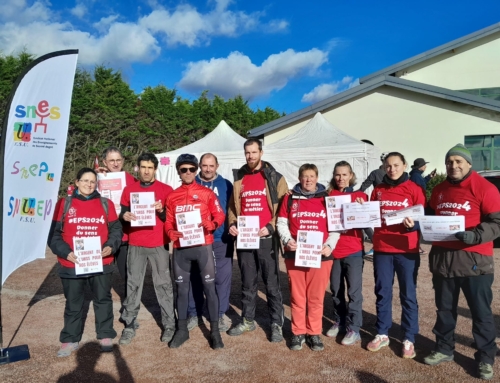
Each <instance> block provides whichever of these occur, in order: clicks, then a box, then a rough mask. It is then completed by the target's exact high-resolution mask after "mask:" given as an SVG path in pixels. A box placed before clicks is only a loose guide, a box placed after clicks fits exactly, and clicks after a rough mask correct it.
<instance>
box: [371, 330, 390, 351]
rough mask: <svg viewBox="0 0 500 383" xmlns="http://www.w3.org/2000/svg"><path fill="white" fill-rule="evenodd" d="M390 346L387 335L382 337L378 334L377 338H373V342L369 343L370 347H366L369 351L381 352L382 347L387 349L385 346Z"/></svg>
mask: <svg viewBox="0 0 500 383" xmlns="http://www.w3.org/2000/svg"><path fill="white" fill-rule="evenodd" d="M388 345H389V337H388V336H387V335H380V334H377V335H376V336H375V338H373V340H372V341H371V342H370V343H368V345H367V346H366V349H367V350H368V351H373V352H375V351H378V350H380V349H381V348H382V347H385V346H388Z"/></svg>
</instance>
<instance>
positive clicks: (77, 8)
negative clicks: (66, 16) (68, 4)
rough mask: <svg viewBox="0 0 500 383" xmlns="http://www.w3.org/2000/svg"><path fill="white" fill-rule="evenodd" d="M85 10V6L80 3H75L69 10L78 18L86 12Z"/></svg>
mask: <svg viewBox="0 0 500 383" xmlns="http://www.w3.org/2000/svg"><path fill="white" fill-rule="evenodd" d="M87 11H88V9H87V7H86V6H85V5H84V4H82V3H79V4H77V5H75V7H74V8H71V10H70V12H71V14H72V15H73V16H76V17H78V18H79V19H82V18H83V17H84V16H85V15H86V14H87Z"/></svg>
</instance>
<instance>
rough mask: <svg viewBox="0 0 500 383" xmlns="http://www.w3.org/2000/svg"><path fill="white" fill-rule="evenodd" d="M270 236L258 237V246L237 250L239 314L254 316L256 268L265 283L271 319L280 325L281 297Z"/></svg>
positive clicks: (253, 317) (281, 312)
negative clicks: (239, 278) (258, 247)
mask: <svg viewBox="0 0 500 383" xmlns="http://www.w3.org/2000/svg"><path fill="white" fill-rule="evenodd" d="M273 241H274V239H273V238H264V239H261V240H260V249H258V250H238V251H237V255H238V265H239V267H240V271H241V305H242V306H243V311H242V317H243V318H246V319H247V320H254V319H255V307H256V305H257V282H258V276H259V271H260V272H261V273H262V280H263V281H264V285H265V286H266V298H267V306H268V308H269V314H270V316H271V323H276V324H278V325H280V326H283V298H282V297H281V291H280V285H279V279H278V278H279V268H278V259H277V257H278V254H277V252H276V251H275V249H274V246H273Z"/></svg>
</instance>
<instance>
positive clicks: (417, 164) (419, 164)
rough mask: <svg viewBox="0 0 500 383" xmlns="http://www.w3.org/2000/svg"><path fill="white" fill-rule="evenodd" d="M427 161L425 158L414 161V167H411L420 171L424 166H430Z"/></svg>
mask: <svg viewBox="0 0 500 383" xmlns="http://www.w3.org/2000/svg"><path fill="white" fill-rule="evenodd" d="M428 163H429V162H427V161H426V160H424V159H423V158H417V159H416V160H415V161H413V166H412V167H411V168H412V169H418V168H421V167H422V166H424V165H425V164H428Z"/></svg>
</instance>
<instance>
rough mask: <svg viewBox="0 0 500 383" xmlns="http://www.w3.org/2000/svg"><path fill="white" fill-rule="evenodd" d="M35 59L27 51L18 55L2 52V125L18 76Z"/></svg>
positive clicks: (0, 118) (0, 77)
mask: <svg viewBox="0 0 500 383" xmlns="http://www.w3.org/2000/svg"><path fill="white" fill-rule="evenodd" d="M34 59H35V56H33V55H31V54H29V53H27V52H25V51H23V52H21V53H19V54H18V55H17V56H12V55H10V56H4V55H1V54H0V124H1V125H0V126H3V120H4V117H5V109H6V108H7V102H8V101H9V97H10V94H11V93H12V89H13V87H14V84H15V82H16V80H17V78H18V77H19V75H20V74H21V73H22V72H23V70H24V69H26V68H27V67H28V65H29V64H31V62H32V61H33V60H34Z"/></svg>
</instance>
